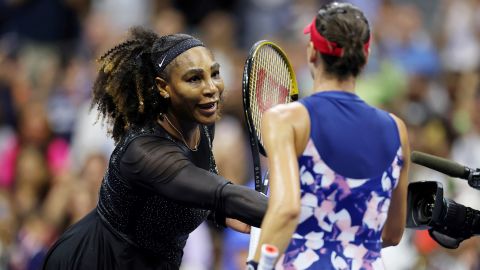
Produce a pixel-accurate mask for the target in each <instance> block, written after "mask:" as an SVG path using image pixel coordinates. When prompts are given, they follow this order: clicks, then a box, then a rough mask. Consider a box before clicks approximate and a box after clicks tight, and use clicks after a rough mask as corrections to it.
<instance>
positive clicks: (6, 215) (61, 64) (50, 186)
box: [0, 0, 480, 270]
mask: <svg viewBox="0 0 480 270" xmlns="http://www.w3.org/2000/svg"><path fill="white" fill-rule="evenodd" d="M324 2H326V1H319V0H317V1H315V0H243V1H241V0H236V1H233V0H232V1H221V0H216V1H215V0H197V1H195V0H177V1H173V0H172V1H169V0H160V1H153V0H103V1H101V0H0V269H39V266H40V264H41V261H42V259H43V256H44V255H45V252H46V250H47V249H48V247H49V245H51V243H52V241H54V240H55V239H56V237H58V235H59V234H60V233H61V232H62V231H63V230H64V229H65V228H66V226H68V225H69V224H71V223H72V222H75V221H76V220H78V219H79V218H81V217H82V216H83V215H85V214H86V213H87V212H88V211H90V210H91V209H92V208H93V207H94V206H95V204H96V200H97V193H98V186H99V184H100V181H101V178H102V175H103V172H104V170H105V166H106V164H107V161H108V157H109V154H110V152H111V151H112V147H113V143H112V141H111V140H110V139H108V138H107V137H106V135H105V133H106V128H105V127H104V126H102V125H101V123H96V124H94V123H95V120H96V114H95V110H93V111H92V112H91V113H89V106H90V104H89V101H90V90H91V86H92V83H93V80H94V77H95V72H96V69H97V66H96V62H95V59H96V58H97V57H99V56H100V55H101V54H102V53H103V52H104V51H105V50H106V49H108V48H109V47H111V46H112V45H114V44H115V43H116V42H118V41H119V40H120V39H121V38H122V37H124V36H125V33H126V31H127V29H128V28H129V27H130V26H133V25H145V26H148V27H151V28H153V29H155V30H156V31H157V32H158V33H159V34H168V33H174V32H187V33H190V34H193V35H195V36H198V37H199V38H201V39H202V40H203V41H204V42H205V43H206V44H207V46H209V47H210V48H211V49H212V50H213V51H214V53H215V55H216V58H217V60H218V62H219V63H220V64H221V75H222V76H223V78H224V80H225V83H226V91H225V106H224V113H223V118H222V120H221V121H220V122H219V123H218V125H217V132H216V139H215V145H214V147H215V154H216V158H217V161H218V166H219V169H220V172H221V174H223V175H224V176H226V177H227V178H229V179H231V180H232V181H234V182H236V183H239V184H246V185H248V184H250V185H251V181H250V178H251V173H250V172H251V170H250V163H251V162H250V160H249V156H250V153H249V149H248V147H247V145H246V137H245V136H246V133H245V128H244V122H243V114H242V105H241V73H242V68H243V64H244V61H245V57H246V54H247V52H248V48H249V47H250V46H251V45H252V44H253V43H254V42H255V41H257V40H260V39H270V40H273V41H275V42H277V43H278V44H280V45H281V46H282V47H283V48H284V49H285V50H286V52H287V54H288V56H289V58H290V59H291V61H292V62H293V65H294V68H295V71H296V73H297V77H298V80H299V86H300V89H301V95H306V94H308V92H309V89H310V87H311V84H312V82H311V79H310V76H309V73H308V69H307V67H306V57H305V52H304V51H305V44H306V42H307V37H305V36H303V34H302V31H301V30H302V28H303V26H304V25H306V24H307V23H308V22H310V20H311V19H312V18H313V16H314V15H315V13H316V11H317V10H318V8H319V6H320V5H321V4H322V3H324ZM351 2H353V3H354V4H356V5H358V6H359V7H361V8H362V9H363V10H364V11H365V12H366V14H367V16H368V18H369V20H370V22H371V25H372V29H373V37H374V38H373V44H372V52H371V56H370V59H369V63H368V65H367V68H366V72H365V73H364V74H363V75H362V77H361V79H360V82H359V85H358V89H359V91H358V93H359V95H360V96H362V97H363V98H364V99H366V100H367V101H368V102H369V103H370V104H373V105H376V106H379V107H382V108H385V109H387V110H389V111H392V112H394V113H395V114H397V115H399V116H400V117H402V118H403V119H404V120H405V121H406V123H407V125H408V128H409V133H410V134H409V135H410V140H411V145H412V149H413V150H418V151H424V152H427V153H431V154H434V155H438V156H441V157H445V158H449V159H453V160H455V161H457V162H459V163H461V164H464V165H467V166H470V167H475V168H478V167H480V83H479V81H480V79H479V77H480V76H479V70H480V69H479V67H480V1H479V0H417V1H413V0H408V1H407V0H403V1H400V0H396V1H395V0H356V1H351ZM232 153H235V155H232ZM418 180H437V181H441V182H442V183H443V184H444V187H445V189H446V191H447V194H446V195H447V197H449V198H452V199H454V200H456V201H457V202H459V203H462V204H465V205H467V206H470V207H472V208H475V209H480V196H479V195H480V193H479V191H475V190H472V189H471V188H469V187H468V186H467V185H466V184H465V183H464V182H463V181H462V180H458V179H450V178H448V177H446V176H445V175H442V174H440V173H436V172H434V171H431V170H428V169H426V168H422V167H420V166H416V165H414V166H413V167H412V171H411V176H410V181H418ZM479 241H480V240H479V239H477V238H475V237H474V238H472V239H470V240H468V241H465V242H464V243H463V244H462V245H461V247H460V248H459V249H457V250H446V249H444V248H441V247H439V246H438V245H437V244H435V243H434V242H433V241H432V240H431V239H430V238H429V237H428V235H426V234H425V233H424V232H420V231H412V230H407V231H406V233H405V235H404V237H403V240H402V242H401V244H400V245H399V246H398V247H393V248H388V249H385V250H384V251H383V253H384V257H385V259H384V260H385V263H386V266H387V269H392V270H394V269H439V270H440V269H459V270H461V269H480V259H479V258H480V244H479ZM247 244H248V236H243V235H240V234H236V233H232V231H230V230H219V229H216V228H213V227H212V226H211V225H209V224H204V225H202V226H201V227H199V229H198V230H197V231H195V232H194V233H193V234H192V236H191V238H190V240H189V242H188V244H187V247H186V249H185V256H184V263H183V265H182V269H198V270H202V269H243V267H244V256H245V252H246V248H247Z"/></svg>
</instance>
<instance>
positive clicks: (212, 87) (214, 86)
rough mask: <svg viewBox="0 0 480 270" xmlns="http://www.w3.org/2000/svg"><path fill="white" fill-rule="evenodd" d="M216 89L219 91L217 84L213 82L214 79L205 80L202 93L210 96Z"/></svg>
mask: <svg viewBox="0 0 480 270" xmlns="http://www.w3.org/2000/svg"><path fill="white" fill-rule="evenodd" d="M218 91H219V89H218V86H217V84H215V82H214V80H212V79H209V80H207V83H206V85H205V89H204V91H203V94H204V95H206V96H208V97H211V96H214V95H215V94H216V93H218Z"/></svg>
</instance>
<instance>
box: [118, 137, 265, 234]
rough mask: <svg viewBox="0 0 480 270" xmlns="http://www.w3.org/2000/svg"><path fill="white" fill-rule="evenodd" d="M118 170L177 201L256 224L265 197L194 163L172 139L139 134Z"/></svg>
mask: <svg viewBox="0 0 480 270" xmlns="http://www.w3.org/2000/svg"><path fill="white" fill-rule="evenodd" d="M120 167H121V174H122V175H123V176H124V177H125V178H127V179H129V180H131V181H135V183H136V184H138V185H139V186H142V187H144V188H146V189H148V190H151V191H153V192H155V193H157V194H159V195H161V196H163V197H165V198H167V199H169V200H172V201H175V202H177V203H179V204H182V205H185V206H189V207H196V208H201V209H209V210H213V211H216V212H217V213H218V214H220V215H224V216H225V217H227V218H233V219H238V220H239V221H242V222H244V223H247V224H249V225H253V226H260V224H261V222H262V219H263V216H264V214H265V211H266V208H267V198H266V197H265V196H264V195H262V194H260V193H258V192H256V191H255V190H252V189H250V188H247V187H245V186H240V185H234V184H231V183H230V182H228V181H227V180H226V179H225V178H223V177H221V176H219V175H216V174H214V173H211V172H209V171H206V170H204V169H201V168H198V167H197V166H195V165H194V164H193V163H192V162H191V161H190V160H189V159H188V158H187V157H186V156H185V155H184V153H183V152H182V150H181V149H180V148H179V147H178V146H177V145H176V144H175V143H173V142H170V141H168V140H163V139H159V138H156V137H150V136H148V137H140V138H137V139H135V140H134V141H133V142H132V143H131V144H130V145H129V146H128V148H127V150H126V152H125V154H124V155H123V157H122V160H121V166H120Z"/></svg>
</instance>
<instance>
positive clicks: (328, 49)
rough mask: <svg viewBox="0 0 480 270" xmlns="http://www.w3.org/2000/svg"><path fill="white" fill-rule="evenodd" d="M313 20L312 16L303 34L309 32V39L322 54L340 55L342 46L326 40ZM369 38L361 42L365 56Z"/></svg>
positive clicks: (368, 46)
mask: <svg viewBox="0 0 480 270" xmlns="http://www.w3.org/2000/svg"><path fill="white" fill-rule="evenodd" d="M315 21H316V18H314V19H313V21H312V22H311V23H310V24H309V25H307V26H305V28H304V29H303V33H304V34H310V40H311V41H312V43H313V47H314V48H315V50H317V51H318V52H320V53H323V54H327V55H333V56H337V57H341V56H342V55H343V48H341V47H339V46H338V45H337V43H335V42H331V41H328V40H327V39H326V38H325V37H324V36H322V35H321V34H320V33H319V32H318V30H317V27H316V26H315ZM370 39H371V36H370V37H368V40H367V42H365V44H363V49H364V51H365V55H367V56H368V49H369V48H370Z"/></svg>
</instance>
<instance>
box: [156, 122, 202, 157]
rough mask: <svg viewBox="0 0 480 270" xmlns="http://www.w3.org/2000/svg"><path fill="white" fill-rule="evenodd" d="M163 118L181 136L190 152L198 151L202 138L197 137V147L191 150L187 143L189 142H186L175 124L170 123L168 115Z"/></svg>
mask: <svg viewBox="0 0 480 270" xmlns="http://www.w3.org/2000/svg"><path fill="white" fill-rule="evenodd" d="M163 117H164V118H165V120H167V123H168V124H169V125H170V126H171V127H172V128H173V129H174V130H175V131H176V132H177V133H178V134H180V137H181V138H182V141H183V144H185V146H186V147H187V148H188V149H190V151H193V152H195V151H197V150H198V144H199V143H200V136H197V142H196V143H195V147H193V148H190V146H189V145H188V143H187V140H185V137H184V136H183V133H182V132H180V130H178V129H177V128H176V127H175V126H174V125H173V124H172V122H170V119H168V117H167V115H166V114H164V115H163Z"/></svg>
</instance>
